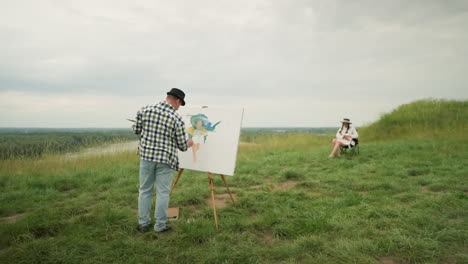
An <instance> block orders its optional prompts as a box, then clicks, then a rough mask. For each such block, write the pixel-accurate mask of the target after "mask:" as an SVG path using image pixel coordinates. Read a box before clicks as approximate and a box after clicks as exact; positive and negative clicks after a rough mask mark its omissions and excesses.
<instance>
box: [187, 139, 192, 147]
mask: <svg viewBox="0 0 468 264" xmlns="http://www.w3.org/2000/svg"><path fill="white" fill-rule="evenodd" d="M187 145H188V147H189V148H190V147H191V146H193V140H192V139H189V140H187Z"/></svg>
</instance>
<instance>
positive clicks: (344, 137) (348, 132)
mask: <svg viewBox="0 0 468 264" xmlns="http://www.w3.org/2000/svg"><path fill="white" fill-rule="evenodd" d="M341 123H342V125H341V128H340V129H338V132H336V138H335V139H333V141H332V143H333V150H332V152H331V153H330V155H329V156H328V157H329V158H332V157H334V156H335V155H338V156H339V155H340V147H348V146H350V147H352V146H354V144H355V142H354V141H353V138H358V137H359V135H358V132H357V131H356V129H355V128H354V127H351V124H352V123H351V122H350V121H349V119H348V118H343V121H341Z"/></svg>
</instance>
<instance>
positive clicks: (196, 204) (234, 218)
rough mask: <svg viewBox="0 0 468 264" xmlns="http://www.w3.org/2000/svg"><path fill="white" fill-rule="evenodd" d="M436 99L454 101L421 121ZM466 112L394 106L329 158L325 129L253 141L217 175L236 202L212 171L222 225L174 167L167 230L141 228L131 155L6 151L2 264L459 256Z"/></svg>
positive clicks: (190, 179)
mask: <svg viewBox="0 0 468 264" xmlns="http://www.w3.org/2000/svg"><path fill="white" fill-rule="evenodd" d="M434 104H440V105H441V106H442V105H443V106H444V107H440V108H445V106H447V107H449V106H448V105H450V107H452V108H450V111H448V110H447V111H446V110H440V109H439V110H437V111H435V110H434V111H435V112H434V111H433V112H431V113H432V114H431V116H432V117H434V116H437V118H435V119H434V118H433V119H434V120H439V121H440V122H439V121H434V120H433V122H431V123H425V122H426V120H427V118H425V117H423V116H422V115H421V114H420V112H421V111H422V112H425V111H429V109H430V108H432V106H433V105H434ZM445 104H447V105H445ZM423 105H429V106H428V107H427V108H424V107H422V106H423ZM415 106H418V107H415ZM455 106H456V107H455ZM410 109H418V110H410ZM424 109H426V110H424ZM411 111H420V112H418V113H419V114H413V116H414V117H413V118H411V117H410V116H411V115H410V113H411ZM402 113H406V115H402ZM425 113H429V112H425ZM435 113H440V114H439V115H436V114H435ZM443 113H445V114H447V115H445V118H442V117H444V115H443ZM450 113H451V114H450ZM399 115H402V118H401V119H398V118H397V117H398V116H399ZM463 116H466V103H464V102H453V101H435V100H429V101H427V100H426V101H418V102H415V103H413V104H409V105H404V106H401V107H399V108H398V109H396V110H395V111H394V112H392V113H389V114H387V115H384V116H383V117H382V119H381V120H379V121H377V122H376V123H374V124H371V125H370V126H368V127H366V128H363V129H361V130H360V133H361V138H362V141H361V142H362V145H361V154H360V155H358V156H353V157H350V156H345V157H341V158H337V159H328V158H327V155H328V153H329V152H330V147H331V146H329V141H330V136H324V137H319V136H317V135H311V134H309V135H306V134H299V135H297V136H295V135H293V134H286V135H284V134H281V135H278V134H276V135H268V134H265V135H262V136H259V137H253V138H249V142H247V143H245V142H244V143H242V144H241V148H240V151H239V153H238V161H237V167H236V174H235V176H234V177H228V178H227V179H228V182H229V184H230V186H231V188H232V192H233V193H234V195H235V199H236V205H233V204H232V203H231V202H230V200H229V198H228V196H227V195H226V190H225V188H224V187H223V182H222V181H221V179H220V178H219V177H218V176H217V175H215V185H216V190H215V193H216V201H217V203H218V205H217V208H218V219H219V224H220V229H219V231H216V229H215V227H214V222H213V212H212V209H211V205H210V202H209V201H210V191H209V187H208V183H207V179H206V178H207V176H206V173H200V172H194V171H185V172H184V174H183V176H182V178H181V180H180V181H179V183H178V185H177V188H176V189H175V191H174V193H173V194H172V196H171V206H178V207H180V210H181V211H180V219H179V220H177V221H175V222H173V223H171V225H172V226H173V231H171V232H169V233H166V234H155V233H153V232H149V233H144V234H141V233H139V232H138V231H137V230H136V223H137V207H138V203H137V197H138V162H139V160H138V157H137V156H136V155H135V154H134V153H133V152H131V153H130V152H128V153H120V154H116V155H110V156H102V157H92V158H91V157H90V158H86V157H85V158H82V159H78V160H66V159H63V160H62V159H60V158H58V157H57V156H46V157H44V158H42V159H41V160H32V159H30V160H29V159H17V160H3V161H0V263H155V262H158V263H320V264H323V263H468V254H467V251H466V241H467V238H468V231H467V230H468V225H467V222H466V221H467V215H468V213H467V212H468V183H467V180H466V175H468V141H467V140H466V139H465V137H463V136H462V134H463V131H464V130H465V129H466V122H467V121H466V120H467V119H466V118H465V119H463V118H462V117H463ZM418 118H419V119H418ZM442 120H445V121H443V122H445V123H443V122H442ZM392 122H393V124H395V126H392V125H390V124H392ZM433 124H439V125H438V126H439V127H440V129H436V130H437V133H433V132H431V133H426V132H424V133H420V129H419V128H421V127H423V128H424V127H431V126H432V125H433ZM444 124H445V125H444ZM416 127H417V128H418V129H415V128H416ZM448 128H450V129H448ZM381 129H386V131H392V132H391V133H390V132H389V135H391V136H389V137H387V138H385V140H386V141H385V142H380V140H381V139H382V138H380V137H379V136H378V135H379V134H378V133H377V131H381ZM402 131H404V133H403V132H402ZM443 131H447V133H445V134H444V133H443ZM453 135H455V136H453Z"/></svg>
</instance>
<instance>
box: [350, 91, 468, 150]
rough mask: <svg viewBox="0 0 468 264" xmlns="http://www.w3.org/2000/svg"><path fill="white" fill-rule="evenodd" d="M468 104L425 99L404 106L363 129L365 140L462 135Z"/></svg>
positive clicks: (361, 133)
mask: <svg viewBox="0 0 468 264" xmlns="http://www.w3.org/2000/svg"><path fill="white" fill-rule="evenodd" d="M467 120H468V101H455V100H436V99H426V100H419V101H416V102H412V103H409V104H404V105H401V106H400V107H398V108H397V109H395V110H393V111H392V112H390V113H387V114H384V115H383V116H382V117H381V118H380V119H379V120H378V121H377V122H374V123H372V124H370V125H368V126H366V127H363V128H362V129H360V131H359V133H360V136H361V137H362V138H364V139H365V140H366V141H385V140H393V139H407V138H432V137H444V136H450V135H452V136H457V137H459V136H463V135H465V134H466V132H467V131H468V126H467Z"/></svg>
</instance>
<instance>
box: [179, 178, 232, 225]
mask: <svg viewBox="0 0 468 264" xmlns="http://www.w3.org/2000/svg"><path fill="white" fill-rule="evenodd" d="M182 172H184V169H179V172H178V173H177V177H176V179H175V181H174V183H173V184H172V187H171V193H172V191H173V190H174V188H175V186H176V184H177V182H178V181H179V179H180V176H181V175H182ZM220 175H221V178H222V179H223V182H224V185H225V186H226V189H227V190H228V193H229V196H230V197H231V201H232V203H233V204H236V201H234V197H232V193H231V190H229V186H228V184H227V181H226V178H225V177H224V175H222V174H220ZM208 180H209V181H210V190H211V203H212V204H213V213H214V220H215V226H216V230H218V216H217V215H216V203H215V199H214V180H213V174H212V173H211V172H208Z"/></svg>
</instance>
